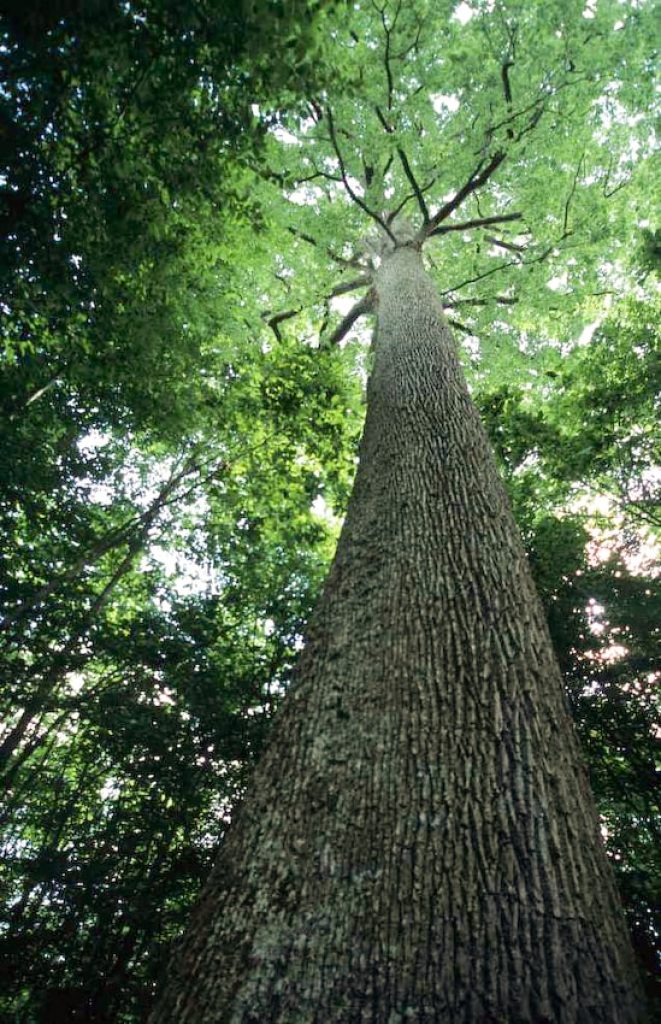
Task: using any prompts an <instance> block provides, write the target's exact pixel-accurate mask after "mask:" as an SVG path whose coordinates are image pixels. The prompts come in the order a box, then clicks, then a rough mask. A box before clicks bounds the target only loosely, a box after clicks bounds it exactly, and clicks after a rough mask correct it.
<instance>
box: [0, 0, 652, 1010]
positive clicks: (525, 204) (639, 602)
mask: <svg viewBox="0 0 661 1024" xmlns="http://www.w3.org/2000/svg"><path fill="white" fill-rule="evenodd" d="M652 16H653V15H652V5H651V4H649V3H647V2H644V0H643V2H636V3H631V4H626V5H623V4H620V3H617V2H615V0H599V3H598V4H596V5H595V4H587V5H586V6H585V7H583V5H580V4H578V5H577V4H575V3H573V2H569V0H554V2H553V3H545V4H543V5H542V4H530V3H523V2H519V0H507V2H502V3H501V2H499V3H495V4H494V3H486V2H482V0H474V2H472V3H470V4H462V5H458V4H456V3H439V2H433V3H432V2H431V0H414V2H412V3H405V4H400V3H397V2H396V0H385V2H384V3H383V4H372V3H367V2H363V0H360V2H358V3H355V4H351V5H345V4H337V3H324V2H318V3H317V2H309V3H308V2H305V0H296V2H292V3H286V4H284V3H281V2H276V0H258V2H255V3H253V2H247V0H232V2H224V3H216V2H212V0H208V2H206V0H203V2H202V3H196V4H195V5H185V4H181V3H176V2H174V0H141V2H139V3H126V4H124V3H121V4H120V3H116V2H112V3H110V4H100V3H98V2H97V0H83V2H76V3H73V2H70V0H58V2H57V3H51V4H49V5H45V4H44V5H42V4H37V5H34V4H32V5H26V4H22V5H19V4H11V5H10V6H9V8H8V9H6V11H5V14H4V16H3V17H4V21H3V28H2V31H3V47H4V49H3V53H2V57H3V61H4V63H5V67H6V74H5V83H6V84H5V86H4V87H3V90H2V93H1V94H0V108H1V111H2V122H1V132H2V135H1V138H2V149H3V157H4V160H5V167H4V172H3V177H2V179H0V180H1V181H2V185H1V189H0V217H1V218H2V223H3V226H4V227H5V231H4V232H3V242H2V243H1V244H2V261H1V266H2V270H1V271H0V275H1V276H0V282H1V284H2V292H3V307H2V309H3V313H4V319H3V323H2V326H1V328H0V329H1V330H2V340H3V353H4V354H3V362H2V375H1V377H0V404H1V406H2V413H3V424H4V427H5V429H4V430H3V432H2V434H1V435H0V522H1V524H2V529H3V533H4V535H5V537H6V538H7V541H6V543H5V544H4V547H3V551H2V558H1V560H0V595H1V600H2V620H1V621H0V672H1V673H2V682H3V686H2V691H1V693H0V718H1V719H2V721H3V731H2V733H1V734H0V765H1V771H2V774H3V783H4V791H5V794H6V796H5V803H4V807H3V808H2V811H1V812H0V825H1V827H2V843H3V852H4V862H3V868H2V886H3V897H4V903H5V907H6V923H5V924H4V925H3V929H2V931H1V932H0V942H1V943H2V953H3V957H4V964H5V966H4V968H3V970H4V974H3V984H2V990H3V991H2V996H0V1017H1V1018H2V1019H3V1020H7V1022H9V1021H11V1022H12V1024H18V1022H20V1024H42V1022H43V1024H46V1022H48V1024H53V1022H56V1021H58V1020H61V1021H69V1020H72V1021H73V1020H89V1021H93V1022H97V1024H104V1022H105V1024H109V1022H111V1021H112V1022H117V1024H119V1022H126V1024H134V1022H137V1021H139V1020H144V1019H145V1016H146V1014H147V1012H148V1008H149V1005H150V1003H151V1000H152V997H153V992H154V989H155V986H156V984H157V981H158V978H159V975H160V974H161V973H162V972H163V971H164V969H165V965H166V963H167V958H168V951H169V949H170V947H171V944H172V942H173V941H175V939H176V937H177V936H178V935H179V934H180V931H181V928H182V926H183V923H184V921H185V920H186V917H187V915H188V912H189V908H190V906H191V904H192V902H193V901H194V899H195V897H196V895H197V893H198V891H199V888H200V885H201V884H202V881H203V879H204V877H205V875H206V873H207V871H208V868H209V865H210V863H211V860H212V859H213V853H214V850H215V847H216V845H217V843H218V841H219V840H220V838H221V835H222V832H223V829H224V827H225V824H226V822H227V820H228V816H229V813H230V809H231V806H232V804H233V802H234V801H235V800H236V799H237V798H238V797H239V796H240V793H241V790H242V787H243V786H244V784H245V780H246V777H247V775H248V773H249V771H250V767H251V765H252V764H253V763H254V760H255V758H256V757H257V756H258V754H259V751H260V749H261V748H262V746H263V743H264V740H265V737H266V735H267V733H268V724H269V720H270V717H271V714H272V713H273V711H274V709H275V708H276V707H277V704H278V702H279V700H280V699H281V697H282V694H283V693H284V692H285V690H286V687H287V684H288V682H289V679H290V677H291V672H292V667H293V664H294V661H295V657H296V653H297V650H298V649H299V647H300V644H301V637H302V634H303V631H304V628H305V623H306V620H307V618H308V616H309V613H310V609H311V607H312V605H313V603H314V598H315V594H316V593H317V592H318V589H319V587H320V585H321V582H322V579H323V577H324V573H325V570H326V567H327V565H328V562H329V560H330V558H331V555H332V551H333V547H334V543H335V538H336V535H337V528H338V524H339V517H341V515H342V514H343V512H344V510H345V508H346V503H347V500H348V496H349V492H350V488H351V483H352V477H353V471H354V466H355V458H356V455H355V452H356V442H357V437H358V434H359V432H360V427H361V421H362V398H361V380H362V379H364V377H365V367H366V364H367V363H368V362H369V356H368V355H367V353H366V349H365V346H364V345H363V344H362V343H360V342H358V343H351V344H347V345H346V346H344V347H343V346H341V345H337V344H331V343H330V341H329V339H330V337H331V335H332V330H333V328H334V326H335V324H336V321H337V320H338V319H339V317H340V312H339V310H338V308H337V307H336V305H335V300H334V299H333V293H335V295H339V294H343V292H344V291H347V292H348V291H349V290H351V291H358V292H360V290H361V288H362V289H364V288H365V287H366V280H367V278H368V277H369V271H370V265H371V261H373V259H374V251H375V242H376V239H377V236H378V234H379V233H380V232H381V233H382V232H383V228H382V227H377V221H378V220H381V221H382V223H383V222H385V218H386V217H387V216H388V215H389V213H391V212H392V211H393V210H394V209H396V208H397V206H398V205H401V204H403V206H402V210H403V213H404V215H405V216H408V217H409V218H410V219H411V221H412V222H413V224H414V228H416V229H418V228H419V227H420V226H421V225H422V222H423V219H424V217H423V208H422V204H421V203H420V201H419V199H420V196H416V189H415V187H414V185H413V181H412V179H414V180H415V183H416V185H417V186H418V189H419V190H424V192H422V191H421V194H422V195H423V196H424V203H425V204H426V208H427V211H428V213H429V215H432V214H433V213H434V212H435V211H437V210H438V208H439V207H440V206H442V205H443V203H446V202H447V201H448V199H449V197H450V196H451V195H456V193H457V191H458V190H459V189H461V188H462V186H464V185H466V183H467V182H469V181H470V180H471V175H473V176H474V175H475V174H476V173H477V172H476V168H482V169H483V168H484V167H485V166H486V165H488V164H489V162H490V161H493V160H494V157H495V156H496V155H497V154H499V153H500V152H503V153H504V156H503V159H502V160H501V161H500V162H499V163H498V164H497V167H496V168H495V170H494V172H493V174H492V175H491V176H490V177H488V178H487V179H485V181H484V184H483V185H482V186H481V187H480V188H479V189H473V190H468V192H467V194H466V196H465V199H464V202H463V203H462V205H461V209H459V208H458V207H457V209H456V210H454V211H453V212H452V213H451V214H450V215H449V217H448V218H447V219H446V220H444V221H443V222H442V223H441V227H443V228H444V233H439V234H438V235H437V236H434V237H432V238H431V239H428V241H427V243H426V248H425V253H426V257H425V258H426V259H427V260H428V264H429V267H430V270H431V272H432V274H433V275H434V277H435V279H436V281H437V284H438V287H439V291H440V292H441V294H442V298H443V302H444V305H445V307H446V311H447V314H448V317H449V318H450V319H451V321H452V322H453V323H454V325H455V327H456V328H457V330H458V333H459V336H460V338H461V337H463V336H467V341H466V348H465V361H466V369H467V373H468V376H469V380H470V382H471V386H472V388H473V391H474V395H475V398H476V401H477V402H478V404H479V406H480V408H481V410H482V413H483V416H484V420H485V423H486V425H487V428H488V430H489V433H490V436H491V438H492V442H493V445H494V448H495V451H496V454H497V457H498V459H499V462H500V465H501V469H502V472H503V475H504V477H505V480H506V482H507V486H508V488H509V491H510V495H511V499H512V504H513V507H514V510H515V514H516V517H517V520H518V522H519V524H520V527H521V529H522V532H523V536H524V539H525V542H526V545H527V548H528V551H529V555H530V559H531V564H532V567H533V571H534V573H535V576H536V580H537V583H538V587H539V590H540V594H541V596H542V600H543V602H544V605H545V608H546V610H547V614H548V618H549V625H550V628H551V632H552V634H553V638H554V642H555V645H556V649H557V651H558V655H559V658H560V662H561V665H562V668H563V671H564V672H565V676H566V679H567V688H568V699H569V700H570V704H571V706H572V709H573V712H574V715H575V719H576V723H577V727H578V730H579V732H580V735H581V739H582V741H583V743H584V747H585V750H586V753H587V757H588V760H589V765H590V771H591V775H592V780H593V786H594V789H595V792H596V795H597V799H598V801H599V806H600V811H601V814H602V816H603V821H604V826H605V829H606V840H607V844H608V848H609V850H610V852H611V854H612V857H613V859H614V863H615V867H616V869H617V871H618V877H619V880H620V886H621V891H622V894H623V900H624V902H625V906H626V910H627V914H628V916H629V920H630V924H631V927H632V934H633V936H634V941H635V944H636V948H637V950H638V953H639V956H640V960H641V963H642V964H643V965H644V967H645V969H646V970H647V971H648V974H649V976H650V977H651V974H652V971H653V967H654V963H655V956H657V955H658V954H656V953H655V951H654V943H655V941H657V940H658V933H659V926H658V924H657V925H656V926H655V925H654V923H653V918H652V912H653V907H654V903H655V900H656V899H657V897H658V884H659V875H660V872H659V867H658V861H656V860H655V853H654V850H655V839H658V835H657V832H656V831H655V830H658V824H657V822H658V806H657V802H656V801H657V800H658V797H657V796H656V792H657V790H656V789H655V784H654V783H655V776H654V757H655V756H657V754H656V750H655V745H656V743H657V739H658V731H657V732H655V728H657V727H656V725H655V720H656V717H655V716H657V715H658V704H657V700H656V695H655V688H654V683H655V682H656V680H657V675H658V672H659V667H658V637H659V633H658V625H657V623H658V621H659V607H658V605H659V595H658V581H657V580H656V578H655V572H654V566H653V564H652V560H653V557H654V553H655V551H656V550H658V549H656V548H654V544H655V543H656V542H658V530H659V526H660V525H661V520H660V519H659V511H658V493H656V491H657V489H658V479H659V474H658V468H655V467H658V465H659V452H658V428H657V426H656V424H657V423H658V419H659V411H660V410H659V404H658V395H659V393H660V391H661V389H660V387H659V384H660V383H661V381H660V380H659V378H660V376H661V370H660V367H659V348H658V336H657V335H656V334H655V324H656V323H658V303H655V300H654V299H653V298H652V297H651V296H652V295H653V291H652V286H653V276H654V273H655V272H656V271H657V270H658V232H657V231H656V230H655V226H654V223H653V212H652V197H653V195H654V192H655V175H656V173H657V172H656V171H655V169H654V165H653V163H652V161H651V159H650V154H651V145H650V134H651V127H650V126H651V115H652V114H653V100H652V96H653V82H652V76H651V61H652V52H651V40H652V38H653V23H652ZM402 154H404V159H403V158H402ZM407 161H408V169H409V170H408V171H407ZM409 172H410V173H409ZM350 193H353V195H350ZM357 200H358V201H357ZM511 214H520V217H518V219H516V220H509V221H499V222H497V223H496V224H484V223H482V221H483V220H484V219H485V218H488V217H502V216H509V215H511ZM466 221H478V222H479V223H478V224H477V225H475V226H474V227H473V228H470V229H469V228H461V229H460V230H458V229H457V225H460V224H464V223H465V222H466ZM446 229H447V230H446ZM625 293H627V295H628V297H626V298H623V295H624V294H625ZM609 304H610V305H609ZM588 324H592V328H591V329H590V330H589V331H586V332H585V333H582V332H584V329H585V328H586V326H587V325H588ZM657 846H658V844H657ZM657 902H658V901H657ZM655 927H656V932H655V930H654V929H655Z"/></svg>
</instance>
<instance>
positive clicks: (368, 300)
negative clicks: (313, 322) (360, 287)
mask: <svg viewBox="0 0 661 1024" xmlns="http://www.w3.org/2000/svg"><path fill="white" fill-rule="evenodd" d="M373 309H374V293H373V292H372V291H369V292H368V293H367V295H363V297H362V299H359V301H358V302H357V303H356V304H355V306H352V307H351V309H350V310H349V312H348V313H347V315H346V316H345V317H344V318H343V319H342V320H341V321H340V323H339V324H338V325H337V327H336V328H335V330H334V331H333V333H332V334H331V336H330V337H329V338H328V341H327V344H329V345H338V344H339V343H340V342H341V341H342V339H343V338H344V337H345V335H347V334H348V333H349V331H350V330H351V328H352V327H353V325H354V324H355V322H356V320H358V319H359V318H360V317H361V316H364V315H365V313H370V312H371V311H372V310H373Z"/></svg>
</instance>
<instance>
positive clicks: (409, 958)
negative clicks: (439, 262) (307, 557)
mask: <svg viewBox="0 0 661 1024" xmlns="http://www.w3.org/2000/svg"><path fill="white" fill-rule="evenodd" d="M375 288H376V294H377V301H378V327H377V337H376V353H375V365H374V371H373V374H372V378H371V381H370V384H369V391H368V413H367V421H366V425H365V433H364V437H363V440H362V445H361V452H360V465H359V469H358V474H357V478H356V484H355V490H354V494H353V497H352V499H351V504H350V508H349V512H348V515H347V519H346V523H345V526H344V529H343V532H342V536H341V539H340V542H339V546H338V550H337V554H336V557H335V561H334V563H333V566H332V569H331V572H330V576H329V579H328V581H327V584H326V587H325V590H324V593H323V595H322V597H321V599H320V602H319V605H318V608H317V610H316V614H315V618H314V621H313V623H312V625H311V629H310V636H309V642H308V644H307V646H306V648H305V650H304V651H303V653H302V657H301V661H300V665H299V668H298V676H297V681H296V684H295V686H294V688H293V689H292V691H291V693H290V695H289V696H288V698H287V700H286V702H285V706H284V707H283V709H282V711H281V713H280V715H279V717H278V720H277V722H276V724H275V726H274V731H273V734H272V740H271V742H270V745H269V748H268V751H267V753H266V755H265V757H264V758H263V760H262V762H261V764H260V766H259V768H258V770H257V772H256V775H255V778H254V781H253V785H252V789H251V792H250V794H249V796H248V797H247V798H246V800H245V803H244V804H243V806H242V807H241V809H240V811H239V812H238V814H237V815H236V819H235V822H234V824H233V825H232V827H231V829H230V832H229V834H228V836H227V839H226V841H225V843H224V845H223V849H222V853H221V856H220V858H219V860H218V862H217V864H216V867H215V869H214V871H213V874H212V877H211V879H210V881H209V883H208V885H207V887H206V890H205V892H204V894H203V897H202V899H201V901H200V904H199V907H198V909H197V912H196V915H195V919H194V921H193V924H192V927H191V929H190V931H189V933H188V935H187V937H186V938H185V940H184V942H183V944H182V947H181V951H180V953H179V955H178V958H177V960H176V962H175V964H174V965H173V969H172V971H173V975H172V978H171V981H170V984H169V986H168V988H167V990H166V992H165V994H164V997H163V1000H162V1002H161V1004H160V1005H159V1007H158V1008H157V1010H156V1011H155V1013H154V1016H153V1017H152V1024H478V1022H484V1024H486V1022H494V1024H495V1022H501V1024H542V1022H553V1024H630V1022H634V1021H638V1020H639V1019H640V1017H639V1010H638V1004H637V997H636V993H637V984H636V980H635V969H634V966H633V958H632V955H631V953H630V948H629V941H628V935H627V931H626V927H625V924H624V920H623V916H622V913H621V911H620V908H619V904H618V899H617V896H616V894H615V891H614V886H613V881H612V879H611V875H610V870H609V867H608V864H607V862H606V859H605V855H604V852H603V849H602V847H601V843H600V839H599V836H598V828H597V819H596V814H595V811H594V807H593V803H592V798H591V795H590V792H589V788H588V785H587V781H586V776H585V772H584V768H583V765H582V761H581V756H580V753H579V750H578V746H577V741H576V739H575V736H574V732H573V727H572V724H571V722H570V719H569V716H568V713H567V710H566V707H565V698H564V692H563V685H562V680H561V677H560V673H559V670H558V668H557V665H556V663H555V659H554V655H553V651H552V649H551V643H550V639H549V636H548V632H547V628H546V623H545V619H544V614H543V611H542V609H541V606H540V603H539V601H538V598H537V595H536V593H535V590H534V586H533V583H532V580H531V577H530V572H529V569H528V566H527V564H526V560H525V556H524V553H523V549H522V544H521V541H520V539H519V535H518V531H517V528H516V526H515V524H514V521H513V519H512V514H511V512H510V509H509V506H508V502H507V498H506V496H505V493H504V490H503V486H502V484H501V482H500V479H499V476H498V472H497V469H496V466H495V463H494V460H493V457H492V455H491V452H490V448H489V444H488V440H487V438H486V435H485V432H484V430H483V428H482V425H481V423H480V421H479V417H478V414H477V412H476V409H475V407H474V406H473V404H472V402H471V400H470V397H469V395H468V391H467V388H466V384H465V382H464V379H463V375H462V372H461V369H460V366H459V362H458V359H457V356H456V353H455V349H454V344H453V341H452V338H451V336H450V333H449V330H448V328H447V325H446V323H445V321H444V318H443V313H442V309H441V305H440V302H439V300H438V298H437V296H436V294H435V291H434V288H433V285H432V283H431V282H430V281H429V279H428V278H427V276H426V274H425V272H424V269H423V266H422V262H421V258H420V255H419V253H418V252H416V251H415V250H414V248H412V247H403V248H399V249H397V250H396V251H394V252H393V253H391V254H390V255H389V256H387V257H386V258H385V259H384V260H383V262H382V264H381V267H380V269H379V271H378V273H377V275H376V280H375Z"/></svg>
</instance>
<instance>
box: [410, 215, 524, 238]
mask: <svg viewBox="0 0 661 1024" xmlns="http://www.w3.org/2000/svg"><path fill="white" fill-rule="evenodd" d="M522 216H523V214H522V213H503V214H497V215H496V216H494V217H476V218H475V219H474V220H464V221H461V223H459V224H446V225H445V227H441V228H434V230H433V231H430V232H429V235H428V236H427V237H428V238H431V237H432V236H433V235H445V234H447V232H448V231H468V230H469V228H483V227H486V226H487V225H488V224H502V223H505V222H506V221H512V220H521V218H522Z"/></svg>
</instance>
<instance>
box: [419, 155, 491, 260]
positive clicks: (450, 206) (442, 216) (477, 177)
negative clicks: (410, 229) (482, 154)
mask: <svg viewBox="0 0 661 1024" xmlns="http://www.w3.org/2000/svg"><path fill="white" fill-rule="evenodd" d="M504 159H505V151H504V150H501V149H499V150H498V152H497V153H495V154H494V155H493V156H492V158H491V160H490V161H489V163H488V164H487V165H486V167H485V166H484V160H481V161H480V163H479V164H478V165H477V167H476V168H475V170H474V171H473V173H472V174H471V176H470V178H469V179H468V181H467V182H466V184H465V185H462V187H461V188H460V189H459V191H458V192H456V193H455V194H454V196H453V197H452V199H450V200H449V201H448V202H447V203H445V204H444V205H443V206H442V207H441V208H440V210H437V211H436V213H435V214H434V216H433V217H431V218H430V220H429V223H428V224H426V225H425V226H424V227H423V228H422V229H421V231H420V236H419V240H420V241H424V239H425V238H428V237H429V235H431V234H432V233H433V232H434V231H435V229H436V228H437V227H438V225H439V224H441V223H442V221H444V220H447V218H448V217H449V216H450V214H452V213H454V211H455V210H456V209H457V207H458V206H461V204H462V203H463V201H464V199H465V198H466V197H467V196H469V195H470V194H471V192H475V190H476V189H478V188H481V186H482V185H484V183H485V182H487V181H488V180H489V178H490V177H491V175H492V174H493V173H494V171H496V169H497V168H498V167H500V165H501V164H502V162H503V160H504Z"/></svg>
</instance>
